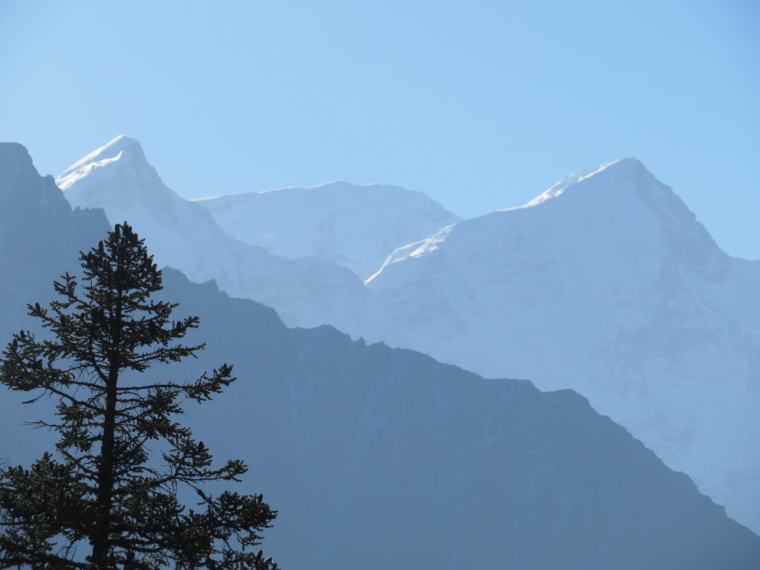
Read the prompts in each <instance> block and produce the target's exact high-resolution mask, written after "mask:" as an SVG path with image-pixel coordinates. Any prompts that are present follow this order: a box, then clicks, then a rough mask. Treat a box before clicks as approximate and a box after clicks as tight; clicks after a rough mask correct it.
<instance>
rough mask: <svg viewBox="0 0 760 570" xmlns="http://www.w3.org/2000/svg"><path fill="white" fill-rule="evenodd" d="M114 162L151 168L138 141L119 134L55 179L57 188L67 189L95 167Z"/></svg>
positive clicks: (93, 170) (120, 164)
mask: <svg viewBox="0 0 760 570" xmlns="http://www.w3.org/2000/svg"><path fill="white" fill-rule="evenodd" d="M116 163H118V165H119V166H131V167H133V168H151V167H150V165H149V164H148V160H147V159H146V158H145V153H144V152H143V149H142V146H140V143H139V141H138V140H137V139H134V138H132V137H130V136H127V135H119V136H118V137H116V138H115V139H113V140H112V141H110V142H109V143H107V144H105V145H104V146H102V147H100V148H99V149H97V150H95V151H93V152H91V153H90V154H88V155H87V156H85V157H84V158H82V159H81V160H78V161H77V162H75V163H74V164H73V165H71V166H70V167H69V168H68V169H66V170H65V171H64V172H63V173H62V174H61V175H60V176H59V177H58V178H57V179H56V182H57V183H58V187H59V188H61V189H62V190H68V189H69V188H71V186H72V185H73V184H74V183H75V182H77V181H78V180H81V179H83V178H85V177H86V176H90V175H92V174H94V173H95V171H96V170H97V169H99V168H103V167H105V166H109V165H111V166H113V165H115V164H116Z"/></svg>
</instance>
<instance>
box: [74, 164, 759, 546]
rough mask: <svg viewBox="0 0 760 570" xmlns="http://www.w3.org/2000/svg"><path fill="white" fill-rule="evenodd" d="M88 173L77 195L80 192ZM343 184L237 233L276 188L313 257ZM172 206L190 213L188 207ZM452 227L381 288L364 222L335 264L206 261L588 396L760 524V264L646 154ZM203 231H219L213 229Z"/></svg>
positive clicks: (732, 509)
mask: <svg viewBox="0 0 760 570" xmlns="http://www.w3.org/2000/svg"><path fill="white" fill-rule="evenodd" d="M100 160H102V159H100ZM80 168H81V167H80ZM101 171H102V172H104V173H105V172H108V171H112V172H113V176H111V177H110V180H106V178H105V177H104V179H103V181H102V182H99V184H101V183H102V184H106V182H108V183H109V184H111V185H112V186H113V185H118V182H119V176H117V173H118V171H117V170H116V169H115V168H114V164H112V163H108V164H107V165H106V166H104V167H102V168H101ZM88 178H90V176H84V177H81V178H79V179H77V180H76V181H75V182H74V183H72V184H71V185H70V186H69V187H68V189H67V190H66V191H65V194H64V195H66V196H67V197H68V196H74V195H75V194H72V193H71V192H72V190H76V189H77V187H78V186H80V185H85V184H86V183H87V180H88ZM123 186H124V185H122V187H123ZM164 188H165V187H164ZM330 188H331V185H327V187H326V188H322V189H321V190H320V189H319V188H317V189H312V190H309V191H308V192H306V191H305V189H300V190H303V192H301V193H300V194H299V193H297V192H285V191H275V192H268V193H265V194H262V195H259V196H258V197H254V198H251V197H250V196H248V197H246V198H245V199H241V198H235V197H229V203H234V204H235V205H234V207H232V208H228V211H234V213H235V215H236V216H238V219H237V221H234V220H233V221H232V222H230V226H231V228H233V229H235V231H238V230H240V228H241V227H243V225H244V222H245V223H249V225H253V226H257V225H258V223H259V222H258V221H257V222H256V223H253V222H252V220H254V219H257V218H256V217H255V216H256V215H259V216H260V214H255V209H256V208H258V203H259V202H261V196H269V197H270V198H271V197H272V196H276V197H277V199H278V200H280V202H278V204H277V207H274V206H272V207H271V209H269V210H267V215H266V216H264V217H265V218H267V219H266V224H268V225H269V226H268V227H278V226H282V227H305V228H307V230H306V231H305V232H304V233H298V232H296V231H294V232H293V234H292V235H294V236H300V237H299V238H298V240H296V241H299V240H300V241H302V242H303V243H302V244H301V246H300V247H303V248H304V249H303V250H304V251H311V252H313V251H314V247H315V246H314V243H315V241H314V240H313V239H312V238H313V237H314V236H315V235H317V236H318V234H319V232H315V230H314V228H318V227H320V224H322V223H323V222H324V221H325V219H329V217H330V213H329V212H330V208H335V207H339V206H340V205H341V202H340V201H337V200H331V199H325V200H324V203H323V204H322V209H317V210H315V211H314V212H311V211H310V208H309V207H304V206H303V204H306V203H308V202H303V203H302V202H301V199H302V195H305V194H307V193H308V194H309V195H310V196H315V197H319V196H320V192H322V191H324V190H330ZM348 188H350V186H344V187H343V189H344V190H345V189H348ZM333 189H334V190H340V188H338V187H336V188H333ZM376 189H377V188H376ZM153 191H156V192H159V191H162V189H161V188H160V187H158V186H154V187H153ZM336 194H337V192H336ZM103 195H104V196H105V195H106V193H105V190H104V192H103ZM242 196H247V195H242ZM180 200H181V199H180ZM235 200H241V201H239V202H234V201H235ZM225 201H226V198H225V199H222V198H219V199H216V200H209V201H208V202H209V203H210V204H212V207H213V203H214V202H217V203H218V204H222V203H224V202H225ZM138 202H139V201H138ZM408 203H409V202H405V204H408ZM272 204H274V202H272ZM336 204H337V205H336ZM78 205H83V206H103V207H104V208H105V209H106V212H107V214H108V215H109V217H111V213H110V211H109V210H113V209H115V207H114V204H113V203H112V202H111V201H109V200H108V199H106V198H102V199H100V198H98V193H97V192H94V193H93V194H92V198H91V200H89V201H88V202H87V203H80V204H78ZM138 205H139V204H138ZM194 205H195V206H198V204H197V203H196V204H194ZM399 209H401V208H399ZM349 210H350V209H342V210H341V209H339V210H338V212H339V215H338V216H337V217H339V218H340V217H344V218H346V219H349V220H350V218H351V216H350V215H349V214H350V212H349ZM370 211H371V210H370ZM171 212H173V213H172V216H175V217H180V218H181V217H183V216H185V214H184V213H182V212H183V210H182V208H179V207H177V208H174V209H172V210H171ZM296 213H297V215H296ZM254 214H255V215H254ZM153 215H154V214H153V213H152V212H146V211H135V212H134V214H133V216H134V218H133V219H130V218H127V219H130V221H131V222H132V223H133V225H134V226H135V227H136V228H137V230H138V232H139V233H141V235H145V236H146V237H147V238H148V243H149V245H152V247H153V249H154V251H155V249H156V247H158V248H159V249H160V248H161V246H162V243H161V239H162V238H161V237H160V236H161V235H162V234H161V232H166V231H171V232H174V231H175V230H171V229H168V230H167V229H161V228H156V229H155V232H156V235H157V236H159V237H158V238H157V239H155V240H154V242H151V241H150V240H151V239H154V238H153V237H152V236H151V235H150V234H151V231H154V230H151V229H150V228H151V227H153V226H150V224H147V225H145V227H144V228H141V223H138V222H139V221H140V220H141V219H142V218H144V217H146V216H153ZM309 216H312V217H309ZM419 217H420V216H418V215H417V214H415V213H412V214H403V213H402V214H400V215H398V216H397V218H398V219H402V220H403V219H407V220H414V219H419ZM380 218H381V219H382V216H380ZM116 219H119V218H118V217H117V218H116ZM363 219H365V218H363ZM218 221H221V222H224V220H223V218H221V217H219V218H217V222H218ZM263 223H264V222H262V224H263ZM357 225H360V224H357V223H356V222H355V221H354V222H349V223H347V224H346V225H344V226H341V227H352V226H353V227H356V226H357ZM382 225H385V226H386V227H387V226H388V224H381V226H382ZM218 226H219V224H216V227H218ZM225 229H226V228H225ZM259 229H260V228H259ZM254 230H255V231H258V230H256V229H255V228H254ZM436 230H437V231H436ZM436 230H432V231H427V229H425V232H423V231H420V234H421V235H420V237H416V238H414V239H412V240H411V241H410V242H406V243H403V242H402V243H398V244H395V246H394V248H393V249H392V250H391V251H392V253H391V254H390V256H389V257H387V258H386V259H385V261H384V262H383V263H382V265H381V266H379V267H380V269H379V270H376V271H375V272H374V273H373V274H370V275H368V279H367V281H366V286H364V285H362V283H361V281H360V280H359V279H358V278H356V277H355V275H350V274H349V277H351V279H348V278H347V277H346V275H345V274H348V270H347V269H346V267H339V266H338V265H339V263H338V262H340V261H341V260H340V259H338V258H339V256H338V255H337V254H336V252H341V251H344V252H345V251H348V250H349V249H351V248H354V249H353V250H351V251H360V250H361V248H355V247H354V246H355V245H356V244H358V243H360V242H359V240H355V243H353V242H351V238H350V236H349V232H341V231H338V232H335V233H334V234H333V237H334V238H335V239H333V240H332V242H331V241H330V240H325V241H324V242H322V243H329V244H331V245H330V247H331V248H332V249H330V252H331V254H330V255H334V256H333V257H332V258H331V259H330V260H329V261H320V262H317V260H315V259H314V258H303V259H289V260H286V259H284V258H278V257H277V256H272V255H270V254H267V253H266V252H264V250H262V249H261V248H258V250H260V251H261V252H264V253H262V254H261V255H260V256H259V258H258V260H257V261H255V262H252V261H249V260H248V259H249V258H246V257H245V256H238V257H236V256H230V255H228V254H226V253H224V252H223V251H222V250H212V251H210V252H209V253H206V254H203V255H201V256H200V257H199V258H198V261H199V263H206V262H209V259H208V258H211V260H213V261H214V262H215V263H217V266H216V268H215V269H214V271H217V272H219V273H220V274H222V277H224V274H227V275H230V274H233V275H234V274H235V273H234V272H243V275H244V277H243V278H238V279H237V280H231V279H228V280H227V281H226V282H225V280H224V279H223V278H218V277H215V278H216V279H217V282H218V283H219V284H220V287H221V288H222V289H225V290H227V291H228V292H230V293H232V294H233V295H238V296H247V297H251V298H254V299H256V300H259V301H261V302H264V303H266V304H268V305H270V306H272V307H274V308H275V309H276V310H277V311H278V313H279V314H280V315H281V317H282V318H283V319H284V320H285V322H286V323H288V324H290V325H298V326H316V325H318V324H322V323H327V324H331V325H333V326H336V327H337V328H339V329H340V330H343V331H345V332H348V333H350V334H351V335H352V336H353V337H354V338H357V337H360V336H361V337H364V338H365V339H367V340H368V341H379V340H383V341H385V342H387V343H389V344H390V345H392V346H399V347H406V348H412V349H415V350H419V351H422V352H425V353H427V354H430V355H432V356H433V357H435V358H437V359H439V360H441V361H444V362H448V363H452V364H456V365H458V366H461V367H463V368H466V369H469V370H473V371H475V372H477V373H479V374H481V375H484V376H486V377H512V378H528V379H531V380H532V381H534V382H535V383H536V385H537V386H538V387H539V388H541V389H544V390H555V389H560V388H568V387H570V388H573V389H575V390H577V391H579V392H580V393H582V394H583V395H584V396H586V397H588V398H589V400H590V401H591V403H592V405H593V406H594V407H595V408H596V409H597V410H599V411H600V412H601V413H603V414H607V415H609V416H610V417H612V418H613V419H614V420H615V421H617V422H620V423H621V424H622V425H624V426H625V427H626V428H627V429H628V430H630V431H631V433H632V434H633V435H634V436H635V437H637V438H639V439H641V440H642V441H643V442H644V443H645V444H646V445H647V446H649V447H650V448H652V449H653V450H655V452H656V453H657V454H658V455H659V456H660V457H661V458H663V459H664V460H665V461H666V463H667V464H668V465H670V466H671V467H673V468H675V469H677V470H682V471H685V472H686V473H688V474H689V475H690V476H691V477H692V478H694V480H695V481H696V482H697V484H698V485H699V487H700V489H701V490H702V491H703V492H705V493H707V494H709V495H710V496H711V497H713V498H714V499H715V500H716V501H717V502H719V503H721V504H724V505H726V507H727V509H728V512H729V514H730V515H731V516H733V517H735V518H737V520H739V521H740V522H742V523H744V524H747V525H749V526H750V527H751V528H753V529H754V530H755V531H756V532H758V531H760V518H759V517H760V515H758V513H760V477H758V474H759V473H760V453H758V452H757V451H756V445H755V443H754V442H756V441H757V439H758V438H759V437H760V425H758V424H760V422H757V420H756V410H757V408H758V406H759V405H760V401H758V394H759V393H760V326H759V325H758V323H760V306H759V304H758V303H756V302H755V301H754V296H753V295H754V293H753V291H757V290H758V288H760V262H749V261H746V260H737V259H733V258H730V257H729V256H727V255H726V254H725V253H723V252H722V251H721V250H720V248H718V246H717V245H716V244H715V242H714V241H713V240H712V238H711V237H710V235H709V233H708V232H707V230H705V228H704V227H703V226H702V225H701V224H699V222H698V221H697V220H696V218H695V217H694V215H693V214H692V213H691V212H690V211H689V209H688V208H687V207H686V206H685V205H684V204H683V202H682V201H681V200H680V199H679V198H678V196H676V195H675V193H673V191H672V190H671V189H670V188H668V187H667V186H665V185H663V184H662V183H660V182H659V181H658V180H657V179H656V178H655V177H654V176H652V174H651V173H649V172H648V171H647V170H646V168H645V167H644V166H643V165H642V164H641V163H640V162H639V161H638V160H636V159H634V158H630V157H626V158H623V159H618V160H616V161H612V162H610V163H607V164H605V165H602V166H601V167H598V168H593V169H588V170H584V171H581V172H579V173H576V174H573V175H570V176H568V177H565V178H564V179H563V180H561V181H560V182H558V183H557V184H555V185H554V186H552V188H550V189H549V190H548V191H546V192H544V193H542V194H540V195H539V196H538V197H537V198H536V199H534V200H532V201H530V202H529V203H528V204H525V205H524V206H522V207H517V208H509V209H505V210H498V211H495V212H492V213H491V214H488V215H485V216H481V217H479V218H474V219H470V220H465V221H458V219H454V220H453V221H450V223H445V224H442V225H441V226H438V228H436ZM194 232H195V234H196V235H195V236H194V237H195V238H198V239H205V238H201V237H200V236H201V235H202V232H201V231H200V230H199V228H198V227H196V228H195V230H194ZM175 233H176V232H175ZM283 235H289V234H288V232H284V233H283ZM364 235H365V236H370V237H372V239H374V237H373V236H375V237H376V236H377V235H382V236H386V237H387V235H388V234H382V233H380V234H376V233H373V232H372V231H371V232H367V233H365V234H364ZM304 236H311V237H310V238H309V239H305V238H304ZM347 236H348V237H347ZM425 236H427V237H425ZM177 239H178V241H179V242H182V240H183V239H186V238H184V237H181V236H180V237H178V238H177ZM384 239H385V238H384ZM389 239H390V238H389ZM310 240H311V241H310ZM346 240H348V243H349V244H350V247H348V246H346V245H345V244H346ZM206 241H207V242H208V241H209V240H206ZM235 243H237V244H238V245H237V246H236V247H241V244H240V242H238V241H235ZM215 247H216V246H215ZM224 247H227V246H224ZM245 247H248V248H250V247H252V246H250V245H248V246H245ZM342 248H346V249H342ZM203 251H209V249H206V250H203ZM246 251H247V250H246ZM164 252H165V257H164V259H165V260H166V261H163V262H164V263H166V264H167V265H173V266H175V267H178V268H180V269H183V267H181V266H180V264H179V263H178V262H176V261H174V262H173V261H172V255H174V256H175V257H176V258H177V259H180V256H178V255H177V254H176V253H175V252H173V250H172V248H166V249H164ZM265 254H266V256H268V257H264V255H265ZM300 254H301V252H300V251H299V252H298V253H297V254H296V253H293V255H297V256H298V255H300ZM375 255H376V254H375V253H374V252H373V253H372V254H371V255H368V256H367V258H372V256H375ZM346 257H348V256H346ZM265 259H266V260H270V261H266V263H265V262H264V261H262V260H265ZM275 259H277V260H279V261H278V262H277V263H274V262H273V261H271V260H275ZM180 260H181V259H180ZM343 261H344V262H345V260H343ZM286 262H288V263H290V264H291V265H287V263H286ZM318 263H321V265H318ZM186 265H187V264H186ZM191 269H192V267H191ZM183 270H184V269H183ZM341 270H342V271H343V272H345V274H344V273H341ZM214 271H208V272H207V273H206V275H212V276H213V273H214ZM246 271H247V272H248V273H245V272H246ZM189 274H190V276H191V278H193V279H194V280H200V279H199V278H198V277H197V276H196V275H193V274H192V273H190V272H189ZM246 275H247V277H246ZM241 282H242V283H243V285H245V287H242V286H241V285H240V284H241ZM235 287H237V289H235ZM715 426H719V428H718V429H716V427H715Z"/></svg>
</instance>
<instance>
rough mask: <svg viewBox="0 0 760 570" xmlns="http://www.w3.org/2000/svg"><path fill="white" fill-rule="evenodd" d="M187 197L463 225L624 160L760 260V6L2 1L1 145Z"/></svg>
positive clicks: (741, 0)
mask: <svg viewBox="0 0 760 570" xmlns="http://www.w3.org/2000/svg"><path fill="white" fill-rule="evenodd" d="M122 133H123V134H129V135H132V136H134V137H136V138H137V139H139V140H140V141H141V143H142V145H143V148H144V149H145V151H146V154H147V155H148V160H149V161H150V162H151V163H152V164H153V165H154V166H155V167H156V168H157V170H158V171H159V173H160V174H161V176H162V177H163V179H164V181H165V182H166V183H167V184H168V185H169V186H170V187H172V188H173V189H174V190H176V191H177V192H178V193H179V194H180V195H183V196H185V197H188V198H195V197H201V196H208V195H216V194H225V193H234V192H244V191H253V190H265V189H271V188H277V187H282V186H309V185H314V184H319V183H322V182H327V181H330V180H336V179H341V180H348V181H351V182H355V183H366V182H388V183H393V184H398V185H400V186H403V187H405V188H409V189H413V190H420V191H422V192H425V193H426V194H428V195H430V196H432V197H434V198H435V199H437V200H438V201H440V202H441V203H442V204H443V205H444V206H445V207H447V208H449V209H450V210H452V211H454V212H455V213H457V214H459V215H461V216H463V217H472V216H475V215H480V214H484V213H487V212H490V211H492V210H495V209H498V208H505V207H511V206H516V205H519V204H522V203H524V202H526V201H527V200H529V199H530V198H532V197H533V196H535V195H536V194H538V193H539V192H541V191H543V190H544V189H546V188H547V187H548V186H550V185H551V184H552V183H553V182H554V181H555V180H557V179H558V178H560V177H562V176H564V175H565V174H568V173H570V172H572V171H575V170H579V169H582V168H588V167H591V166H595V165H598V164H601V163H603V162H607V161H609V160H611V159H613V158H616V157H619V156H623V155H633V156H636V157H638V158H639V159H641V160H642V161H643V162H644V163H645V164H646V165H647V167H648V168H649V169H650V170H651V171H652V172H653V173H654V174H655V176H657V177H658V178H659V179H660V180H662V181H663V182H665V183H666V184H669V185H670V186H672V187H673V189H674V190H675V191H676V192H677V193H678V194H679V195H680V196H681V197H682V198H683V199H684V200H685V201H686V203H687V204H688V205H689V207H690V208H691V209H692V210H693V211H694V212H695V213H696V214H697V217H698V218H699V219H700V220H701V221H702V222H703V223H704V224H705V225H706V226H707V228H708V230H710V232H711V233H712V234H713V236H714V237H715V238H716V240H717V241H718V243H719V244H720V245H721V246H722V247H723V248H724V249H726V250H727V251H728V252H729V253H731V254H733V255H739V256H742V257H747V258H752V259H758V258H760V222H758V220H759V219H760V188H758V187H757V186H758V185H757V179H758V177H759V176H758V170H759V169H760V2H757V1H756V0H714V1H707V0H674V1H668V0H658V1H649V0H638V1H635V2H630V1H628V2H617V1H614V0H605V1H590V0H589V1H576V2H573V1H569V0H568V1H554V2H551V1H548V0H534V1H531V2H526V1H520V2H513V1H510V0H501V1H488V0H470V1H455V2H447V1H445V0H436V1H432V0H431V1H428V0H404V1H396V0H382V1H375V0H367V1H362V0H340V1H338V0H333V1H330V0H321V1H314V0H278V1H275V0H270V1H267V2H262V1H246V2H243V1H240V2H229V1H215V2H213V3H212V2H200V1H182V2H180V1H169V0H166V1H160V2H156V1H150V2H148V1H142V0H130V1H129V2H102V1H97V2H96V1H70V2H61V1H57V0H48V1H45V0H38V1H34V2H30V1H28V0H2V1H0V139H2V140H13V141H18V142H21V143H23V144H24V145H26V146H27V148H29V150H30V152H31V153H32V156H33V157H34V159H35V163H36V165H37V167H38V169H39V170H40V171H41V172H42V173H50V174H54V175H56V174H59V173H60V172H61V171H62V170H64V169H65V168H66V167H67V166H69V165H70V164H71V163H73V162H74V161H76V160H77V159H79V158H81V157H82V156H84V155H85V154H87V153H89V152H90V151H92V150H94V149H95V148H97V147H99V146H102V145H103V144H105V143H106V142H108V141H109V140H110V139H111V138H113V137H114V136H116V135H118V134H122Z"/></svg>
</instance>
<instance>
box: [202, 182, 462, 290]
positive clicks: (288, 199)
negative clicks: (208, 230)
mask: <svg viewBox="0 0 760 570" xmlns="http://www.w3.org/2000/svg"><path fill="white" fill-rule="evenodd" d="M196 203H198V204H201V205H202V206H204V207H205V208H207V209H208V211H209V212H210V213H211V215H212V216H214V218H215V219H216V221H217V222H218V223H219V225H220V226H222V227H223V228H224V229H225V231H226V232H227V233H228V234H230V235H231V236H233V237H235V238H237V239H239V240H241V241H244V242H246V243H249V244H252V245H259V246H262V247H265V248H267V250H269V251H270V252H271V253H275V254H277V255H282V256H285V257H289V258H292V259H296V258H300V257H309V256H311V257H318V258H319V259H324V260H326V261H331V262H333V263H336V264H338V265H342V266H345V267H348V268H349V269H351V270H352V271H353V272H354V273H356V274H357V275H358V276H359V277H360V278H361V279H362V280H365V279H367V278H368V277H370V276H371V275H372V274H374V273H375V272H376V271H377V270H378V269H379V268H380V266H381V265H382V263H383V261H385V258H386V257H388V255H390V254H391V253H392V252H393V251H394V250H395V249H396V248H397V247H398V246H399V245H402V244H406V243H411V242H414V241H417V240H420V239H423V238H426V237H428V236H429V235H431V234H433V233H435V232H436V231H437V230H438V229H439V228H441V227H442V226H446V225H449V224H453V223H455V222H458V221H459V218H458V217H457V216H455V215H454V214H452V213H451V212H448V211H446V210H445V209H444V208H443V207H441V205H440V204H438V203H437V202H435V201H434V200H431V199H430V198H428V197H427V196H426V195H425V194H422V193H421V192H412V191H410V190H404V189H403V188H399V187H397V186H391V185H388V184H367V185H363V186H357V185H354V184H349V183H347V182H331V183H329V184H323V185H321V186H315V187H313V188H281V189H279V190H271V191H267V192H250V193H246V194H234V195H229V196H217V197H213V198H204V199H202V200H196Z"/></svg>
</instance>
